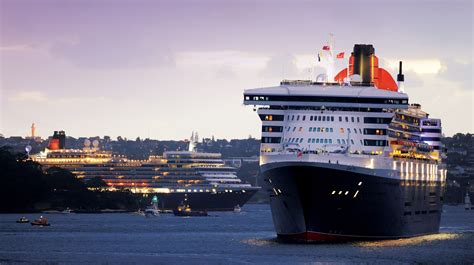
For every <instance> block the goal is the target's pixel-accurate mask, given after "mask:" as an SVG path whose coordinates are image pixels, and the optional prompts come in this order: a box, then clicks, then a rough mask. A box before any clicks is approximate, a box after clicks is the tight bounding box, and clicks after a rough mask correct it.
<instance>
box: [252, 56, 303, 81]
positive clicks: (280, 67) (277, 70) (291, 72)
mask: <svg viewBox="0 0 474 265" xmlns="http://www.w3.org/2000/svg"><path fill="white" fill-rule="evenodd" d="M296 63H297V60H296V57H295V56H294V55H292V54H289V53H285V54H276V55H274V56H273V57H271V58H270V60H268V62H267V65H266V67H265V68H264V69H263V70H262V71H261V74H262V75H263V76H265V77H279V78H280V79H285V78H289V79H294V77H296V76H297V75H298V73H299V71H298V67H297V65H296Z"/></svg>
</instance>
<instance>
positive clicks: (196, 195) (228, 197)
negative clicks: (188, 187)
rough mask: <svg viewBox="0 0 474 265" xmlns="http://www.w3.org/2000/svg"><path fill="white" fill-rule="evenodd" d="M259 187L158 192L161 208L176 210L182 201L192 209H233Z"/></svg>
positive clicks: (240, 204) (241, 204)
mask: <svg viewBox="0 0 474 265" xmlns="http://www.w3.org/2000/svg"><path fill="white" fill-rule="evenodd" d="M257 190H258V189H254V190H253V189H252V190H246V192H245V193H243V192H236V191H234V192H218V193H209V192H191V193H184V192H180V193H157V194H156V195H157V197H158V207H159V208H160V209H161V210H174V209H176V208H178V206H179V205H180V204H181V203H182V202H186V204H189V206H190V207H191V209H193V210H199V211H233V210H234V207H235V206H237V205H239V206H240V207H242V206H243V205H244V204H245V203H247V201H248V200H249V199H250V198H251V197H252V196H253V195H254V194H255V193H256V192H257Z"/></svg>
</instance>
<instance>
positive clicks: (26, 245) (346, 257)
mask: <svg viewBox="0 0 474 265" xmlns="http://www.w3.org/2000/svg"><path fill="white" fill-rule="evenodd" d="M20 216H22V215H19V214H0V264H7V263H8V264H9V263H45V264H46V263H47V264H68V263H74V264H83V263H92V264H96V263H99V264H129V263H135V264H141V263H155V264H170V263H177V264H189V263H198V264H251V263H266V264H294V263H299V264H318V263H343V264H344V263H387V264H405V263H464V264H473V263H474V210H471V211H466V210H464V208H463V207H460V206H445V208H444V213H443V217H442V223H441V233H440V234H437V235H430V236H423V237H416V238H410V239H400V240H386V241H377V242H354V243H345V244H283V243H279V242H277V241H276V240H275V238H276V235H275V233H274V230H273V224H272V220H271V213H270V209H269V207H268V205H246V206H245V207H244V208H243V210H242V212H241V213H232V212H227V213H222V212H215V213H211V216H209V217H191V218H190V217H184V218H183V217H175V216H173V215H169V214H164V215H161V216H160V217H155V218H145V217H143V216H139V215H135V214H131V213H120V214H46V216H47V217H48V219H49V220H50V222H51V224H52V225H51V226H50V227H34V226H31V225H29V224H17V223H15V220H16V219H17V218H18V217H20ZM25 216H26V217H28V218H29V219H34V218H36V217H38V214H27V215H25Z"/></svg>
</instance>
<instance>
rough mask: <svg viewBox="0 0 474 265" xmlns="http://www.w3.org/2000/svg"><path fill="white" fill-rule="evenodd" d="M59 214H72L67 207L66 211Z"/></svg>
mask: <svg viewBox="0 0 474 265" xmlns="http://www.w3.org/2000/svg"><path fill="white" fill-rule="evenodd" d="M61 213H63V214H70V213H72V210H71V209H69V207H67V208H66V209H64V210H62V211H61Z"/></svg>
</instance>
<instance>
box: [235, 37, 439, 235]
mask: <svg viewBox="0 0 474 265" xmlns="http://www.w3.org/2000/svg"><path fill="white" fill-rule="evenodd" d="M325 47H327V46H325ZM401 66H402V64H401V62H400V72H399V74H398V76H397V81H398V84H397V83H396V82H395V80H394V79H393V78H392V77H391V75H390V74H389V73H388V72H387V71H386V70H384V69H382V68H379V67H378V59H377V57H376V56H375V49H374V48H373V46H372V45H364V44H357V45H355V46H354V50H353V52H352V54H351V57H350V59H349V67H348V68H346V69H343V70H342V71H340V72H339V73H338V74H337V75H336V76H335V79H334V81H333V82H328V81H327V77H324V76H322V77H321V76H319V78H317V80H316V81H311V80H283V81H282V82H281V83H280V86H277V87H268V88H256V89H249V90H245V92H244V104H246V105H253V106H254V108H255V107H256V106H260V107H259V109H258V115H259V117H260V119H261V121H262V143H261V153H260V166H261V172H262V174H263V176H264V180H265V183H266V187H265V188H266V189H267V191H268V193H269V196H270V205H271V209H272V217H273V222H274V226H275V229H276V232H277V234H278V237H280V238H283V239H291V240H302V241H337V240H355V239H383V238H401V237H412V236H417V235H425V234H431V233H437V232H438V231H439V223H440V217H441V212H442V205H443V194H444V186H445V179H446V170H445V167H444V165H443V164H442V163H441V154H440V138H441V121H440V120H439V119H433V118H430V117H429V115H428V114H427V113H425V112H423V111H422V110H421V107H420V105H416V104H412V105H410V104H409V103H408V95H407V94H406V93H404V91H403V82H404V76H403V74H402V68H401Z"/></svg>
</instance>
